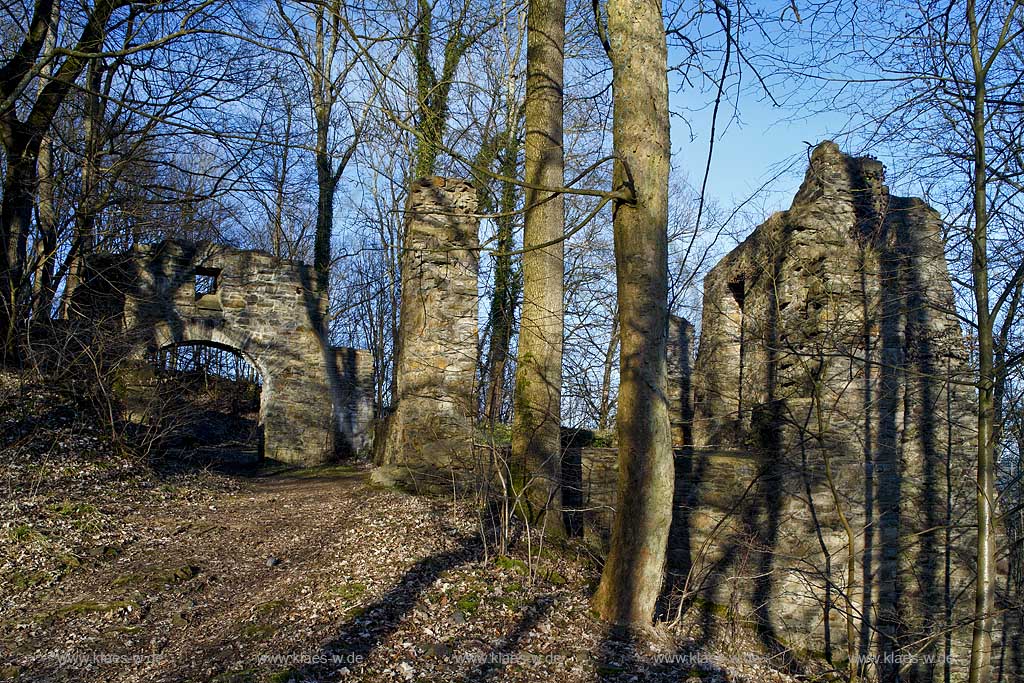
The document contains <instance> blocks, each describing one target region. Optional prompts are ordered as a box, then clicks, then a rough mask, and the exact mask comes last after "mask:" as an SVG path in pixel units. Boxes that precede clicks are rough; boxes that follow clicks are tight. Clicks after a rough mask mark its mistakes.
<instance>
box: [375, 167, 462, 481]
mask: <svg viewBox="0 0 1024 683" xmlns="http://www.w3.org/2000/svg"><path fill="white" fill-rule="evenodd" d="M475 211H476V191H475V190H474V189H473V187H472V186H471V185H470V184H469V183H467V182H465V181H462V180H453V179H445V178H438V177H434V178H426V179H423V180H419V181H417V182H415V183H413V185H412V187H411V188H410V191H409V199H408V203H407V208H406V229H405V244H404V250H403V252H402V310H401V326H400V329H399V338H398V340H397V349H398V350H397V362H396V369H395V374H396V385H397V395H396V397H395V402H394V409H393V411H392V413H391V415H389V416H388V418H387V424H386V427H385V433H386V436H385V438H384V441H383V443H382V444H379V446H380V448H379V450H378V453H377V457H376V463H377V469H376V471H375V473H374V476H375V478H376V479H377V480H378V481H382V482H389V483H396V484H399V485H402V486H405V487H407V488H410V489H414V490H418V491H451V490H452V486H453V484H455V485H458V484H461V483H465V482H467V480H469V479H472V478H473V477H474V476H475V474H474V472H475V464H476V463H475V458H474V452H473V416H474V414H475V412H476V411H475V401H476V392H475V389H474V383H475V381H476V362H477V271H478V267H479V257H480V253H479V249H480V245H479V235H478V231H479V226H478V221H477V219H476V218H475V217H474V216H473V214H474V213H475Z"/></svg>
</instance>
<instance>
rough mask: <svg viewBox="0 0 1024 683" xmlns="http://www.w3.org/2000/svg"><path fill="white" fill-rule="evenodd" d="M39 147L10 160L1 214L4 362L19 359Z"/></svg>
mask: <svg viewBox="0 0 1024 683" xmlns="http://www.w3.org/2000/svg"><path fill="white" fill-rule="evenodd" d="M36 154H37V151H36V150H30V152H29V153H24V154H17V153H16V154H12V155H10V156H8V159H7V176H6V177H5V178H4V195H3V209H2V213H0V240H2V242H3V249H2V258H3V263H0V269H2V270H0V297H2V301H0V333H2V334H3V346H2V348H0V355H2V358H0V360H2V361H3V362H5V363H6V362H17V358H18V354H17V348H16V344H15V341H16V337H17V330H18V326H19V324H20V323H21V320H22V317H23V315H22V311H21V308H22V303H23V302H22V299H23V296H22V295H23V293H24V290H25V285H26V278H25V275H26V274H25V266H26V259H27V253H26V249H27V247H28V233H29V230H31V229H32V208H33V206H34V204H35V196H36V183H37V180H38V179H37V177H36Z"/></svg>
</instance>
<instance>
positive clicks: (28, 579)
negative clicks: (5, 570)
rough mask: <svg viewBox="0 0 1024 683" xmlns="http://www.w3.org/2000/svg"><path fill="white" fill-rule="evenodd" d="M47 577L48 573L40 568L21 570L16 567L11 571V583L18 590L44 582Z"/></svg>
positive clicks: (48, 576)
mask: <svg viewBox="0 0 1024 683" xmlns="http://www.w3.org/2000/svg"><path fill="white" fill-rule="evenodd" d="M49 578H50V575H49V573H47V572H44V571H42V570H40V571H35V572H23V571H18V570H17V569H16V570H14V571H13V572H12V573H11V584H12V585H13V586H14V587H15V588H17V589H18V590H25V589H28V588H34V587H36V586H39V585H41V584H44V583H46V582H47V581H48V580H49Z"/></svg>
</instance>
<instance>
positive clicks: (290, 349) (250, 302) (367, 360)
mask: <svg viewBox="0 0 1024 683" xmlns="http://www.w3.org/2000/svg"><path fill="white" fill-rule="evenodd" d="M104 260H106V261H108V262H107V263H99V262H98V261H97V263H94V264H92V267H91V268H90V271H91V273H90V274H91V279H92V280H93V281H94V282H95V284H94V285H93V286H91V287H90V288H89V289H91V290H92V292H93V295H92V296H91V298H93V299H95V300H97V301H100V300H102V301H103V302H104V304H103V305H104V307H105V308H108V309H111V308H113V309H117V313H118V314H119V315H120V316H121V318H122V320H123V326H124V329H125V331H126V333H127V334H128V335H129V337H130V338H131V340H132V341H131V344H132V348H133V349H134V350H133V351H132V353H131V354H130V355H132V356H133V357H135V358H138V359H142V358H144V357H145V355H146V354H147V352H152V351H155V350H157V349H160V348H164V347H166V346H173V345H181V344H190V343H199V344H210V345H215V346H221V347H223V348H226V349H229V350H232V351H234V352H236V353H238V354H239V355H241V356H242V357H243V358H245V359H246V360H248V361H249V362H250V363H252V364H253V366H254V367H255V368H256V369H257V370H258V371H259V373H260V374H261V375H262V378H263V390H262V393H261V405H260V415H261V420H262V426H263V438H264V454H265V455H266V457H269V458H274V459H276V460H281V461H284V462H288V463H294V464H299V465H317V464H321V463H323V462H326V461H327V460H329V459H330V458H331V457H332V456H333V455H334V454H335V453H337V452H339V451H342V452H353V451H361V450H364V449H365V448H367V447H369V445H370V439H371V432H372V430H371V429H370V423H371V421H372V419H373V404H372V396H373V384H372V383H373V379H372V377H373V358H372V356H371V355H370V353H369V352H368V351H361V350H356V349H342V348H337V347H333V346H331V345H330V344H329V343H328V342H327V340H326V339H325V335H324V334H323V333H322V330H323V329H324V319H325V316H326V310H327V302H326V297H325V296H324V295H323V294H322V293H321V292H320V291H319V290H318V289H317V287H316V285H315V281H316V280H315V277H314V274H313V270H312V268H311V267H310V266H308V265H306V264H304V263H301V262H299V261H289V260H285V259H280V258H277V257H274V256H272V255H270V254H267V253H264V252H259V251H243V250H239V249H233V248H231V247H226V246H223V245H217V244H213V243H210V242H202V243H199V244H191V243H186V242H179V241H173V240H167V241H164V242H161V243H160V244H156V245H140V246H137V247H135V248H134V249H133V251H132V252H131V254H129V255H128V256H127V257H125V256H110V255H107V256H106V258H105V259H104ZM97 292H98V293H99V295H97V294H96V293H97Z"/></svg>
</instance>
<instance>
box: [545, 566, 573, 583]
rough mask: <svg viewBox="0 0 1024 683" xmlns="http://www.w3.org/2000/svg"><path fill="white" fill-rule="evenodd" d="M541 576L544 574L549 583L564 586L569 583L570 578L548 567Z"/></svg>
mask: <svg viewBox="0 0 1024 683" xmlns="http://www.w3.org/2000/svg"><path fill="white" fill-rule="evenodd" d="M541 576H543V577H544V579H545V580H547V582H548V583H553V584H554V585H556V586H564V585H565V584H567V583H569V580H568V579H566V578H565V577H564V576H562V575H561V574H559V573H558V572H556V571H555V570H554V569H548V570H547V571H544V572H542V573H541Z"/></svg>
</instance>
